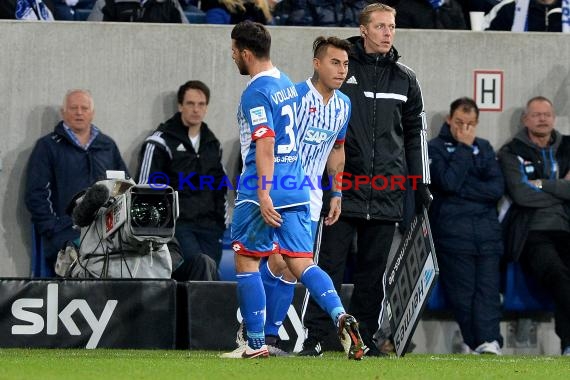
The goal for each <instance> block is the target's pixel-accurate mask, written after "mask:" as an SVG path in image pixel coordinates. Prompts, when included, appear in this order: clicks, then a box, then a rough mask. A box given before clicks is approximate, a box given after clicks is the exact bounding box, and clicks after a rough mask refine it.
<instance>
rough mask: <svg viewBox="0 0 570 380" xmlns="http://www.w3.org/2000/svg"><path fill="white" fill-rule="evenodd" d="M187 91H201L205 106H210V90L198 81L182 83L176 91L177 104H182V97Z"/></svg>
mask: <svg viewBox="0 0 570 380" xmlns="http://www.w3.org/2000/svg"><path fill="white" fill-rule="evenodd" d="M188 90H198V91H202V92H203V93H204V95H206V104H210V89H209V88H208V86H206V84H205V83H204V82H202V81H199V80H189V81H188V82H186V83H184V84H183V85H182V86H180V88H179V89H178V95H177V96H176V97H177V98H178V104H182V103H183V102H184V95H186V91H188Z"/></svg>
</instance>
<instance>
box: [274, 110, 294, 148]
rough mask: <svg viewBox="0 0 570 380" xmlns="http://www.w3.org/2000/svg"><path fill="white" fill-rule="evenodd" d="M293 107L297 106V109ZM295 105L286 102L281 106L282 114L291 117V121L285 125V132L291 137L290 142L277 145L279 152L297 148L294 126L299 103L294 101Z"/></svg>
mask: <svg viewBox="0 0 570 380" xmlns="http://www.w3.org/2000/svg"><path fill="white" fill-rule="evenodd" d="M293 107H295V110H293ZM293 107H291V105H290V104H285V105H284V106H283V107H282V108H281V116H287V117H288V118H289V122H288V123H287V126H285V133H286V134H287V137H289V143H288V144H279V145H277V153H278V154H287V153H291V151H292V150H293V149H295V130H294V129H293V127H294V125H295V112H296V111H297V103H293Z"/></svg>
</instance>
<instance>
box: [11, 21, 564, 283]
mask: <svg viewBox="0 0 570 380" xmlns="http://www.w3.org/2000/svg"><path fill="white" fill-rule="evenodd" d="M230 31H231V27H229V26H209V25H152V24H140V25H133V24H112V23H106V24H98V23H33V22H30V23H24V22H13V21H0V46H1V49H2V54H1V55H0V89H1V91H0V123H1V133H2V137H3V138H2V139H1V140H0V160H1V172H0V194H3V200H2V201H1V202H0V218H1V219H0V276H2V277H8V276H27V275H28V273H29V257H30V253H29V252H30V223H29V219H30V216H29V214H28V212H27V210H26V209H25V206H24V202H23V193H24V186H25V181H26V178H25V168H26V163H27V160H28V157H29V154H30V151H31V149H32V148H33V145H34V143H35V141H36V139H37V138H38V137H40V136H42V135H45V134H47V133H48V132H50V131H51V130H52V129H53V127H54V125H55V123H56V122H57V121H58V120H59V113H58V112H59V111H58V110H59V107H60V104H61V101H62V97H63V95H64V94H65V92H66V90H67V89H69V88H78V87H81V88H88V89H90V90H91V91H92V93H93V96H94V98H95V108H96V116H95V123H96V124H97V125H98V126H99V127H100V128H101V129H102V130H103V131H104V132H106V133H107V134H109V135H110V136H111V137H113V138H114V139H115V140H116V142H117V143H118V145H119V148H120V149H121V151H122V153H123V156H124V158H125V160H126V161H127V163H128V165H129V167H130V169H131V171H134V170H135V168H136V154H137V151H138V149H139V146H140V143H141V141H142V140H143V138H144V137H145V135H146V134H147V133H149V132H150V131H151V130H152V129H153V128H154V127H155V126H156V125H157V124H158V123H160V122H161V121H163V120H164V119H166V118H167V117H169V116H170V115H171V114H172V113H173V112H174V110H175V91H176V89H177V88H178V86H179V85H180V84H182V83H183V82H185V81H186V80H189V79H200V80H203V81H204V82H206V83H207V84H208V85H209V86H210V87H211V89H212V101H211V104H210V107H209V113H208V116H207V118H206V121H207V122H208V123H209V124H210V126H211V127H212V129H213V130H214V132H215V133H216V134H217V135H218V137H219V138H220V140H222V142H223V145H224V149H225V157H224V160H225V161H226V164H228V167H232V166H233V164H234V162H235V158H236V156H237V152H238V148H237V146H236V144H237V130H236V126H235V122H234V118H235V113H236V107H237V103H238V99H239V95H240V93H241V91H242V89H243V87H244V85H245V83H246V82H247V79H248V78H245V77H242V76H240V75H239V74H238V73H237V70H236V68H235V65H234V64H233V62H232V60H231V49H230ZM271 33H272V36H273V41H274V42H273V53H272V58H273V62H274V63H275V64H276V65H277V66H278V67H279V68H281V69H282V70H284V71H285V72H287V73H288V74H289V75H290V77H291V78H292V79H293V80H294V81H300V80H304V79H306V78H307V77H308V76H310V74H311V72H312V69H311V45H312V41H313V40H314V38H315V37H316V36H318V35H320V34H327V35H338V36H340V37H349V36H351V35H355V34H357V30H356V29H350V28H346V29H335V28H329V29H319V28H296V27H279V28H277V27H276V28H272V29H271ZM395 46H396V48H397V49H398V50H399V52H400V55H401V56H402V59H401V61H402V62H403V63H405V64H407V65H408V66H410V67H412V68H413V69H415V71H416V73H417V75H418V78H419V79H420V81H421V83H422V88H423V94H424V100H425V106H426V110H427V113H428V121H429V123H430V128H431V134H432V135H434V134H435V133H437V130H438V129H439V126H440V124H441V122H442V120H443V118H444V116H445V113H446V111H447V109H448V107H449V103H450V101H451V100H453V99H455V98H457V97H459V96H464V95H468V96H473V70H475V69H489V70H493V69H499V70H504V80H505V81H504V85H505V93H504V110H503V112H486V113H483V114H482V115H481V118H480V133H479V134H480V135H481V136H482V137H485V138H488V139H490V140H491V141H492V142H493V144H494V145H495V146H496V147H497V146H499V145H500V144H502V143H503V142H505V141H506V139H507V138H508V137H509V136H510V135H511V134H512V133H513V131H514V130H516V129H517V127H518V118H519V115H520V111H521V106H522V105H523V104H524V103H525V101H526V100H527V99H528V98H529V97H531V96H534V95H538V94H541V95H545V96H548V97H550V98H552V99H553V101H554V103H555V105H556V108H557V111H558V114H559V117H558V127H559V129H561V130H562V131H564V132H565V133H568V131H569V120H568V116H567V115H568V111H569V107H570V104H569V102H568V100H569V97H570V88H569V84H570V82H569V70H570V68H569V66H568V65H567V62H569V61H570V39H568V37H567V36H565V35H562V34H540V33H533V34H530V33H529V34H514V33H491V32H470V31H465V32H455V31H411V30H400V31H398V33H397V37H396V43H395ZM554 53H556V54H554ZM555 56H558V57H559V58H558V59H556V60H555V59H554V58H553V57H555Z"/></svg>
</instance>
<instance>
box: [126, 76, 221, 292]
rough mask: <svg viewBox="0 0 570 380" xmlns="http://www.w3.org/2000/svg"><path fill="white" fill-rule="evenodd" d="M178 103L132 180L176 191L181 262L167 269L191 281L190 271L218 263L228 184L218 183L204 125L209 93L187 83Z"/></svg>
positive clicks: (216, 154)
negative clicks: (166, 186) (164, 185)
mask: <svg viewBox="0 0 570 380" xmlns="http://www.w3.org/2000/svg"><path fill="white" fill-rule="evenodd" d="M177 101H178V111H179V112H177V113H175V114H174V115H173V116H172V117H171V118H170V119H169V120H167V121H166V122H164V123H162V124H161V125H160V126H159V127H158V128H157V129H156V130H155V131H154V132H153V133H152V134H151V135H150V136H149V137H147V138H146V140H145V141H144V143H143V147H142V149H141V152H140V166H139V170H138V174H137V179H138V183H139V184H144V183H148V184H150V185H153V186H155V185H160V184H169V185H170V186H172V188H174V190H176V191H178V195H179V199H180V203H179V204H180V217H179V218H178V221H177V222H176V233H175V236H176V239H177V240H178V242H179V243H180V247H181V250H182V255H183V258H184V261H183V262H182V263H181V264H180V267H178V268H176V267H173V268H172V269H173V278H175V279H176V280H181V281H186V280H188V279H194V280H195V279H196V278H194V277H192V276H190V273H191V271H192V270H193V268H195V267H196V266H199V265H202V264H201V263H203V262H204V260H205V259H208V257H209V258H210V260H206V261H208V262H210V261H211V265H210V266H214V267H216V266H217V265H219V263H220V260H221V257H222V235H223V234H224V230H225V228H226V225H225V221H226V194H227V187H228V186H226V185H227V184H228V183H226V185H224V183H223V182H222V181H223V180H224V179H225V172H224V168H223V166H222V149H221V146H220V142H219V141H218V139H217V138H216V136H215V135H214V133H213V132H212V131H211V130H210V128H208V125H207V124H206V123H204V117H205V116H206V112H207V110H208V103H209V102H210V89H209V88H208V86H206V85H205V84H204V83H203V82H201V81H197V80H193V81H188V82H186V83H185V84H183V85H182V86H180V88H179V89H178V94H177ZM204 255H206V256H208V257H206V258H204ZM214 262H215V263H214Z"/></svg>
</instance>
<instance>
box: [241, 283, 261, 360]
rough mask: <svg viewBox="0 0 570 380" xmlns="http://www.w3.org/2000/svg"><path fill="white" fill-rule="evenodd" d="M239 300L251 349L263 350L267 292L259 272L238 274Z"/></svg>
mask: <svg viewBox="0 0 570 380" xmlns="http://www.w3.org/2000/svg"><path fill="white" fill-rule="evenodd" d="M236 277H237V290H238V300H239V305H240V309H241V315H242V317H243V320H244V322H245V327H246V329H247V342H248V345H249V347H251V348H253V349H254V350H255V349H258V348H261V346H263V345H264V344H265V334H264V331H263V325H264V323H265V291H264V290H263V282H262V281H261V275H260V273H259V272H242V273H238V274H237V276H236Z"/></svg>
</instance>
